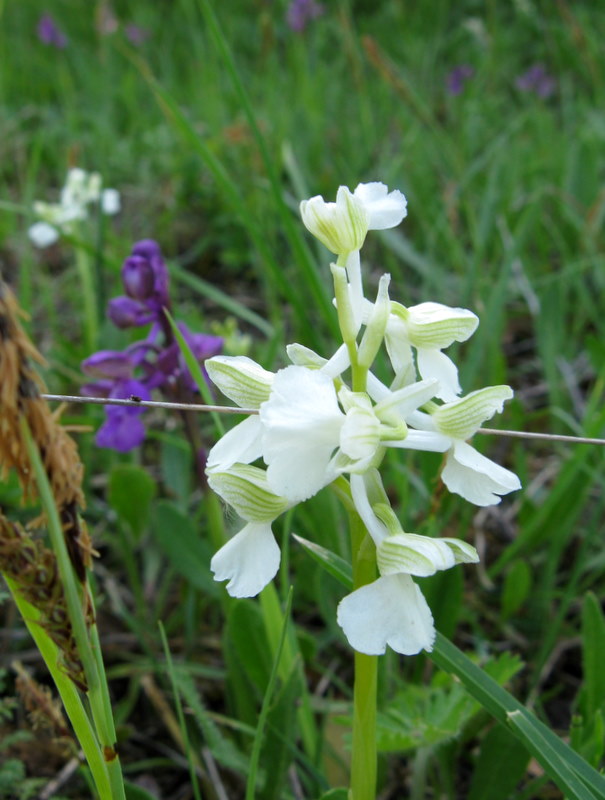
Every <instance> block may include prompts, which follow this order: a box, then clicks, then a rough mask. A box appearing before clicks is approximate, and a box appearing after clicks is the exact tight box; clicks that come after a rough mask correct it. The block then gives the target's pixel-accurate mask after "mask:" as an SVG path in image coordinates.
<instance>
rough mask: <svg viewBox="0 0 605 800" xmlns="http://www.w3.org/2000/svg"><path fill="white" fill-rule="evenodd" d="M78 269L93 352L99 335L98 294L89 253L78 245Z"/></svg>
mask: <svg viewBox="0 0 605 800" xmlns="http://www.w3.org/2000/svg"><path fill="white" fill-rule="evenodd" d="M75 250H76V269H77V270H78V275H79V276H80V284H81V286H82V304H83V307H84V330H85V339H86V348H87V352H89V353H92V352H94V350H96V348H97V339H98V335H99V316H98V308H97V296H96V292H95V276H94V273H93V270H92V264H91V262H90V258H89V257H88V253H87V252H86V251H85V250H84V249H83V248H82V247H78V246H76V248H75Z"/></svg>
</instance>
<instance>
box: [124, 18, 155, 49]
mask: <svg viewBox="0 0 605 800" xmlns="http://www.w3.org/2000/svg"><path fill="white" fill-rule="evenodd" d="M124 34H125V36H126V38H127V39H128V41H129V42H130V44H133V45H135V47H140V46H141V45H142V44H145V42H146V41H147V39H149V37H150V36H151V34H150V33H149V31H148V30H147V28H141V27H140V25H133V24H132V23H131V24H130V25H126V27H125V28H124Z"/></svg>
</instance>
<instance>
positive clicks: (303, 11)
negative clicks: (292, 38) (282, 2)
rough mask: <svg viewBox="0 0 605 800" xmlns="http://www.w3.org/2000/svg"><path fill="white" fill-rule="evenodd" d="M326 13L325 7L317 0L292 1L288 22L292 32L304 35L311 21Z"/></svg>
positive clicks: (287, 13) (289, 7)
mask: <svg viewBox="0 0 605 800" xmlns="http://www.w3.org/2000/svg"><path fill="white" fill-rule="evenodd" d="M323 13H324V7H323V6H322V5H321V4H320V3H316V2H315V0H292V2H291V3H290V5H289V6H288V11H287V12H286V21H287V23H288V26H289V28H290V30H292V31H294V32H295V33H302V32H303V31H304V29H305V28H306V27H307V25H308V24H309V22H311V20H314V19H317V17H320V16H321V15H322V14H323Z"/></svg>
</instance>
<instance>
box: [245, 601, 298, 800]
mask: <svg viewBox="0 0 605 800" xmlns="http://www.w3.org/2000/svg"><path fill="white" fill-rule="evenodd" d="M292 595H293V589H292V588H290V592H289V594H288V600H287V602H286V609H285V611H284V619H283V624H282V628H281V635H280V637H279V642H278V646H277V650H276V652H275V655H274V658H273V666H272V668H271V675H270V676H269V681H268V683H267V689H266V690H265V696H264V697H263V703H262V706H261V710H260V714H259V716H258V724H257V726H256V733H255V735H254V743H253V745H252V754H251V756H250V771H249V773H248V781H247V782H246V800H254V794H255V790H256V779H257V773H258V765H259V760H260V752H261V747H262V743H263V734H264V731H265V725H266V722H267V715H268V713H269V707H270V704H271V698H272V697H273V691H274V689H275V684H276V681H277V676H278V674H279V662H280V658H281V654H282V650H283V648H284V644H285V641H286V634H287V631H288V622H289V621H290V612H291V610H292Z"/></svg>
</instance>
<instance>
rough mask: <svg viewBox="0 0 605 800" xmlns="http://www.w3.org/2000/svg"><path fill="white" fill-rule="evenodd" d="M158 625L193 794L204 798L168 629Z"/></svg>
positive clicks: (196, 797) (200, 798) (197, 799)
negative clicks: (190, 741) (188, 731)
mask: <svg viewBox="0 0 605 800" xmlns="http://www.w3.org/2000/svg"><path fill="white" fill-rule="evenodd" d="M158 625H159V627H160V636H161V637H162V646H163V648H164V655H165V656H166V668H167V670H168V676H169V678H170V683H171V685H172V693H173V695H174V704H175V706H176V713H177V718H178V721H179V728H180V731H181V736H182V737H183V744H184V747H185V755H186V757H187V763H188V764H189V777H190V778H191V788H192V791H193V796H194V797H195V800H202V794H201V792H200V787H199V783H198V779H197V772H196V765H195V761H194V756H193V752H192V750H191V747H190V745H189V736H188V734H187V725H186V723H185V715H184V713H183V705H182V703H181V695H180V693H179V687H178V681H177V677H176V673H175V669H174V664H173V663H172V655H171V653H170V647H169V645H168V638H167V636H166V631H165V630H164V626H163V625H162V623H161V622H159V623H158Z"/></svg>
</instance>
